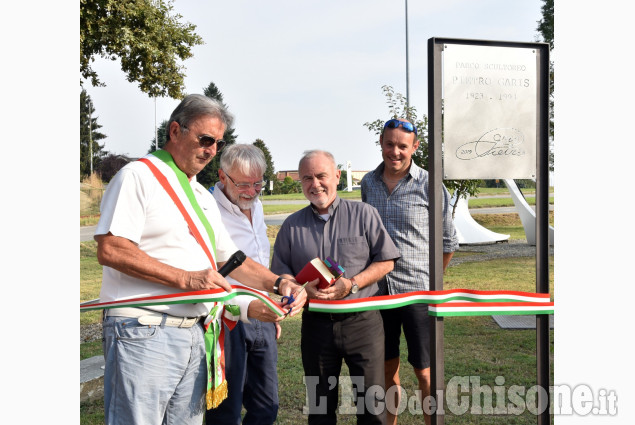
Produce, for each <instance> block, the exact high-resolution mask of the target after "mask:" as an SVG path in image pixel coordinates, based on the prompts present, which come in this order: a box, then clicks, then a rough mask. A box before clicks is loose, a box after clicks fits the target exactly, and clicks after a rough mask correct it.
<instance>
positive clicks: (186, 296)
mask: <svg viewBox="0 0 635 425" xmlns="http://www.w3.org/2000/svg"><path fill="white" fill-rule="evenodd" d="M238 295H249V296H252V297H256V298H258V299H259V300H260V301H262V302H263V303H265V304H266V305H267V307H269V308H270V309H271V311H273V312H274V313H276V314H277V315H278V316H284V315H285V314H286V312H285V311H284V310H283V309H282V308H280V307H279V306H278V304H276V302H275V301H274V300H272V299H271V298H269V297H268V296H266V295H264V294H262V293H261V292H260V291H257V290H255V289H252V288H249V287H246V286H240V285H232V292H226V291H225V290H223V289H220V288H218V289H207V290H204V291H191V292H179V293H176V294H166V295H154V296H151V297H138V298H129V299H125V300H117V301H108V302H100V301H99V299H96V300H91V301H86V302H84V303H81V304H80V305H79V310H80V312H82V311H90V310H101V309H104V308H118V307H149V306H157V305H170V304H193V303H209V302H225V301H227V300H230V299H232V298H234V297H236V296H238Z"/></svg>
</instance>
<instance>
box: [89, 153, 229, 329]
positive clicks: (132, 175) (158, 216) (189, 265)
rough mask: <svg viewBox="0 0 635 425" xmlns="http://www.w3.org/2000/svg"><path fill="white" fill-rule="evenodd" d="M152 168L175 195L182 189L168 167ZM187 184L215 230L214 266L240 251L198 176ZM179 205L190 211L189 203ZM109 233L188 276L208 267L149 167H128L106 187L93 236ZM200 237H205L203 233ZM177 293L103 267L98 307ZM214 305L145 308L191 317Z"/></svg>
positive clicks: (205, 258)
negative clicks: (127, 241)
mask: <svg viewBox="0 0 635 425" xmlns="http://www.w3.org/2000/svg"><path fill="white" fill-rule="evenodd" d="M150 156H151V155H148V157H150ZM153 163H154V164H155V165H156V166H157V168H159V170H160V171H161V172H162V173H163V174H164V175H165V176H166V177H167V178H168V181H169V182H170V183H171V186H172V187H173V188H175V190H176V189H177V187H180V186H178V185H179V183H178V181H177V180H176V176H175V174H174V172H173V171H172V170H171V169H170V168H169V167H168V166H167V165H166V164H164V163H163V162H162V161H160V160H159V161H153ZM190 185H191V187H192V190H193V192H194V196H195V198H196V200H197V202H198V203H199V205H200V207H201V208H202V210H203V211H204V213H205V215H206V216H207V219H208V220H209V222H210V224H211V226H212V229H213V231H214V236H215V243H216V262H217V263H218V262H223V261H227V259H229V257H230V256H231V255H232V254H233V253H234V252H236V251H237V249H238V248H236V245H235V244H234V243H233V242H232V240H231V238H230V236H229V234H228V233H227V230H226V229H225V226H224V225H223V222H222V220H221V218H220V212H219V210H218V206H217V205H216V202H215V201H214V198H213V197H212V195H211V193H209V192H208V191H207V190H206V189H205V188H204V187H203V186H201V185H200V184H199V183H197V182H196V177H194V178H192V180H191V181H190ZM177 193H178V192H177ZM182 202H183V204H184V205H185V206H186V207H187V208H190V207H189V205H190V204H189V201H187V199H185V200H182ZM191 211H193V210H191ZM190 216H191V217H192V218H193V219H194V220H198V218H197V217H196V214H195V213H193V212H191V214H190ZM108 232H110V233H112V234H113V235H115V236H120V237H123V238H126V239H128V240H130V241H132V242H133V243H135V244H136V245H137V246H138V247H139V249H141V250H142V251H144V252H145V253H146V254H148V255H149V256H150V257H152V258H154V259H156V260H158V261H160V262H162V263H165V264H168V265H170V266H173V267H177V268H180V269H183V270H187V271H198V270H204V269H207V268H209V267H210V263H209V259H208V258H207V256H206V255H205V252H204V251H203V249H202V247H201V246H200V245H199V244H198V242H197V241H196V239H195V238H194V236H193V235H192V234H191V233H190V230H189V227H188V225H187V223H186V221H185V219H184V218H183V215H182V214H181V212H180V211H179V210H178V208H177V207H176V205H175V204H174V202H173V201H172V199H170V197H169V195H168V194H167V192H166V191H165V189H163V187H162V186H161V184H160V183H159V181H158V180H157V179H156V177H155V176H154V175H153V174H152V172H151V171H150V168H148V166H147V165H146V164H143V163H142V162H140V161H135V162H132V163H130V164H128V165H126V166H125V167H124V168H122V169H121V170H120V171H119V172H118V173H117V174H116V175H115V177H114V178H113V179H112V180H111V181H110V183H109V184H108V187H107V189H106V192H105V193H104V196H103V199H102V202H101V217H100V220H99V223H98V224H97V230H96V232H95V234H96V235H103V234H107V233H108ZM202 234H203V237H206V234H205V233H202ZM180 292H184V291H182V290H179V289H176V288H172V287H169V286H165V285H162V284H159V283H153V282H149V281H146V280H142V279H138V278H136V277H132V276H129V275H127V274H125V273H122V272H119V271H117V270H115V269H113V268H111V267H107V266H104V268H103V280H102V287H101V293H100V300H101V301H102V302H107V301H115V300H123V299H129V298H136V297H146V296H154V295H165V294H174V293H180ZM213 305H214V303H197V304H174V305H165V306H153V307H146V308H148V309H151V310H155V311H160V312H163V313H168V314H170V315H173V316H185V317H195V316H205V315H207V314H208V313H209V312H210V310H211V308H212V307H213Z"/></svg>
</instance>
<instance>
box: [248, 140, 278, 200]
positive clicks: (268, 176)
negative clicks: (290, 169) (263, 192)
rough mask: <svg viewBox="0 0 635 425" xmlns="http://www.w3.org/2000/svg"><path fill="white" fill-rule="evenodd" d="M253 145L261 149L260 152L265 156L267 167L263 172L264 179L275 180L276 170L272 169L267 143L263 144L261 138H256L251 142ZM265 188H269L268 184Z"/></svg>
mask: <svg viewBox="0 0 635 425" xmlns="http://www.w3.org/2000/svg"><path fill="white" fill-rule="evenodd" d="M253 145H254V146H255V147H257V148H258V149H260V150H261V151H262V153H263V154H264V156H265V162H266V163H267V169H266V170H265V173H264V176H263V177H264V180H265V181H267V182H274V184H275V181H276V180H277V179H276V171H275V169H274V166H273V159H272V158H271V152H269V149H268V148H267V145H265V142H264V141H263V140H262V139H256V141H255V142H254V143H253ZM267 190H269V186H267Z"/></svg>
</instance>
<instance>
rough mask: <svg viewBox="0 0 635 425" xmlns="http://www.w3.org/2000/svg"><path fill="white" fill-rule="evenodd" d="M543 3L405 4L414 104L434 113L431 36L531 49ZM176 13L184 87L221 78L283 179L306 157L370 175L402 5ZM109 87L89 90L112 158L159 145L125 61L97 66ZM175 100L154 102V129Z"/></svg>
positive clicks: (216, 5)
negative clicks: (186, 36)
mask: <svg viewBox="0 0 635 425" xmlns="http://www.w3.org/2000/svg"><path fill="white" fill-rule="evenodd" d="M541 5H542V2H541V1H540V0H515V1H509V0H479V1H473V0H447V1H430V0H424V1H412V0H411V1H410V2H408V52H409V53H408V62H409V90H408V91H409V94H410V100H411V102H410V104H411V105H414V106H415V107H416V108H417V111H418V113H419V117H420V116H421V114H426V113H427V42H428V39H429V38H431V37H447V38H471V39H485V40H503V41H522V42H534V41H536V37H537V35H538V33H537V31H536V27H537V26H538V23H537V22H538V21H539V20H540V19H541V11H540V7H541ZM174 12H175V13H179V14H181V15H182V19H181V21H186V22H190V23H192V24H194V25H196V30H195V31H196V33H197V34H199V35H200V36H201V37H202V38H203V40H204V42H205V44H204V45H201V46H196V47H194V48H193V54H194V56H193V57H192V58H190V59H187V60H186V61H184V62H183V65H184V66H185V67H186V71H185V72H186V78H185V91H186V92H187V93H202V91H203V88H205V87H207V86H208V85H209V83H210V82H214V83H215V84H216V86H217V87H218V88H219V90H220V91H221V92H222V93H223V99H224V102H225V104H227V105H228V107H229V110H230V111H231V112H232V113H233V114H234V116H235V122H234V128H235V129H236V130H235V134H236V135H237V141H238V142H239V143H253V142H254V141H255V140H256V139H258V138H260V139H262V140H264V142H265V143H266V145H267V147H268V148H269V150H270V152H271V154H272V157H273V161H274V166H275V169H276V170H277V171H280V170H294V169H297V163H298V160H299V158H300V156H301V155H302V152H304V151H305V150H308V149H316V148H321V149H325V150H328V151H330V152H331V153H333V155H334V156H335V159H336V162H337V163H338V164H346V163H347V161H351V168H352V169H353V170H371V169H374V168H375V167H376V166H377V165H378V163H379V161H380V160H381V156H380V153H379V148H378V147H377V145H376V144H375V141H376V140H378V137H377V136H375V135H374V134H373V133H371V132H370V131H369V130H368V129H367V128H366V127H364V123H366V122H370V121H374V120H376V119H378V118H380V119H382V120H384V119H387V118H388V116H387V115H388V108H387V106H386V102H385V100H386V98H385V96H384V94H383V92H382V89H381V87H382V86H384V85H389V86H392V87H393V88H394V90H395V92H399V93H402V94H403V95H406V93H407V87H406V29H405V25H406V17H405V15H406V13H405V12H406V11H405V1H394V0H363V1H362V0H354V1H332V0H326V1H324V0H321V1H301V2H299V1H284V0H283V1H280V0H273V1H267V2H254V1H244V0H239V1H209V0H208V1H200V0H190V1H183V0H177V1H175V2H174ZM94 69H95V70H96V71H97V73H98V74H99V76H100V78H101V80H102V81H103V82H104V83H106V84H107V87H92V86H91V85H90V84H89V83H85V85H84V87H85V88H86V90H87V92H88V94H89V95H90V96H91V98H92V100H93V105H94V108H95V116H96V117H97V118H98V121H97V122H98V123H99V124H100V125H101V126H102V128H101V129H100V131H101V132H102V133H104V134H105V135H107V136H108V138H107V139H105V140H104V143H105V150H107V151H110V152H113V153H117V154H126V155H129V156H132V157H138V156H143V155H145V154H146V153H147V151H148V149H149V147H150V146H151V141H152V139H153V138H154V134H155V133H154V129H155V101H154V99H152V98H149V97H148V96H147V95H146V94H144V93H142V92H141V91H140V90H139V89H138V86H137V84H135V83H129V82H127V81H126V79H125V75H124V74H123V72H122V71H121V70H120V64H119V62H118V61H110V60H105V59H98V60H97V61H96V62H95V65H94ZM177 104H178V100H174V99H170V98H158V99H157V100H156V123H157V124H160V123H161V122H162V121H163V120H166V119H168V118H169V116H170V114H171V112H172V110H174V108H175V107H176V105H177Z"/></svg>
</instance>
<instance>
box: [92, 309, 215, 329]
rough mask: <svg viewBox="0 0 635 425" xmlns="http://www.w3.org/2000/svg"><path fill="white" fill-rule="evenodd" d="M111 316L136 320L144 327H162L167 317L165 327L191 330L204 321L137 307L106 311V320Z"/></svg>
mask: <svg viewBox="0 0 635 425" xmlns="http://www.w3.org/2000/svg"><path fill="white" fill-rule="evenodd" d="M109 316H111V317H132V318H136V319H137V320H138V321H139V323H141V324H142V325H160V324H161V323H162V322H163V316H165V326H170V327H174V328H191V327H192V326H194V325H195V324H196V323H197V322H198V321H199V320H202V319H203V318H202V317H179V316H171V315H169V314H166V313H159V312H156V311H151V310H146V309H143V308H137V307H121V308H109V309H106V310H104V318H106V317H109Z"/></svg>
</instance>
